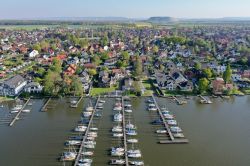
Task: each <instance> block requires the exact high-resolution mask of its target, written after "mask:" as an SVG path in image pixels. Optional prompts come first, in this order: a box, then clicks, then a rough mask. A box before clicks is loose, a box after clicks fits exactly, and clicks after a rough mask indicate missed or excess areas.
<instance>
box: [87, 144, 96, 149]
mask: <svg viewBox="0 0 250 166" xmlns="http://www.w3.org/2000/svg"><path fill="white" fill-rule="evenodd" d="M84 148H86V149H94V148H95V145H93V144H87V145H84Z"/></svg>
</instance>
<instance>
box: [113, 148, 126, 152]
mask: <svg viewBox="0 0 250 166" xmlns="http://www.w3.org/2000/svg"><path fill="white" fill-rule="evenodd" d="M111 151H112V152H113V151H119V152H124V151H125V149H124V148H121V147H112V148H111Z"/></svg>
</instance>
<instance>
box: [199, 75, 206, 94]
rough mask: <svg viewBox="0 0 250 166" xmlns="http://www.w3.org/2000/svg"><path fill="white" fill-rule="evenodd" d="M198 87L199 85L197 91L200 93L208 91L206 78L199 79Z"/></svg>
mask: <svg viewBox="0 0 250 166" xmlns="http://www.w3.org/2000/svg"><path fill="white" fill-rule="evenodd" d="M198 85H199V91H200V93H204V92H206V91H207V89H208V85H209V81H208V80H207V79H206V78H201V79H200V80H199V83H198Z"/></svg>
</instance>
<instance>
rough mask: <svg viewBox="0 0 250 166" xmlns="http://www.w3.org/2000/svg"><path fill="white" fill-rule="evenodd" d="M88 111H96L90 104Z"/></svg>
mask: <svg viewBox="0 0 250 166" xmlns="http://www.w3.org/2000/svg"><path fill="white" fill-rule="evenodd" d="M86 111H87V112H91V111H94V108H93V107H92V106H88V107H87V108H86Z"/></svg>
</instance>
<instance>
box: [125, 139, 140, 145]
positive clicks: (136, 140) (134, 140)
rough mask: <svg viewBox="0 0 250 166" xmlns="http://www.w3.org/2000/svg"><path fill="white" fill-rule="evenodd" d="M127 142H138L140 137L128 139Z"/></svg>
mask: <svg viewBox="0 0 250 166" xmlns="http://www.w3.org/2000/svg"><path fill="white" fill-rule="evenodd" d="M127 143H131V144H133V143H138V139H128V140H127Z"/></svg>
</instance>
